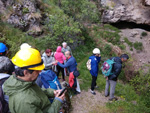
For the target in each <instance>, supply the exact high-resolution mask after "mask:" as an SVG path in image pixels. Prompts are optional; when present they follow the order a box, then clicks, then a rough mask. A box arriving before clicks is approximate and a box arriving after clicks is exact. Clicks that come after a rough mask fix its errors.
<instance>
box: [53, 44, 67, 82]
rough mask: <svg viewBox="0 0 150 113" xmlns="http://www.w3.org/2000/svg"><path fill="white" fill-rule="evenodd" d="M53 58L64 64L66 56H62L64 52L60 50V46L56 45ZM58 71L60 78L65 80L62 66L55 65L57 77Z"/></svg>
mask: <svg viewBox="0 0 150 113" xmlns="http://www.w3.org/2000/svg"><path fill="white" fill-rule="evenodd" d="M54 57H55V60H57V61H58V62H60V63H61V64H64V61H65V60H66V57H65V56H64V54H63V53H62V52H61V46H58V47H57V50H56V52H55V55H54ZM60 71H61V72H62V79H63V81H65V77H64V68H62V67H60V66H59V65H57V77H58V76H59V73H60Z"/></svg>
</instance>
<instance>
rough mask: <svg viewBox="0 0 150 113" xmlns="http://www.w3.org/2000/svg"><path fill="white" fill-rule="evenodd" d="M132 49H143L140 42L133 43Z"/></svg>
mask: <svg viewBox="0 0 150 113" xmlns="http://www.w3.org/2000/svg"><path fill="white" fill-rule="evenodd" d="M134 48H135V49H136V50H142V49H143V44H142V42H135V43H134Z"/></svg>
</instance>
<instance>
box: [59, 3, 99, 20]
mask: <svg viewBox="0 0 150 113" xmlns="http://www.w3.org/2000/svg"><path fill="white" fill-rule="evenodd" d="M57 4H58V3H57ZM61 8H62V9H63V10H64V12H65V13H66V14H67V15H69V16H70V17H73V18H74V20H77V21H80V22H86V21H88V22H92V23H95V22H99V21H100V20H99V15H98V14H99V12H98V9H97V7H96V5H95V4H94V3H92V2H90V1H88V0H61Z"/></svg>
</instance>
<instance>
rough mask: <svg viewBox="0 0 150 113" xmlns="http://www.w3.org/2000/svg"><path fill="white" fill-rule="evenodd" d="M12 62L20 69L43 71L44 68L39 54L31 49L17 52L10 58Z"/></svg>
mask: <svg viewBox="0 0 150 113" xmlns="http://www.w3.org/2000/svg"><path fill="white" fill-rule="evenodd" d="M12 62H13V63H14V64H15V65H16V66H18V67H21V68H25V69H30V70H43V69H44V68H45V66H44V64H43V61H42V59H41V55H40V52H39V51H38V50H36V49H33V48H26V49H21V50H19V51H18V52H17V53H16V55H15V56H14V57H13V58H12Z"/></svg>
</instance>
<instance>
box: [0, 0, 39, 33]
mask: <svg viewBox="0 0 150 113" xmlns="http://www.w3.org/2000/svg"><path fill="white" fill-rule="evenodd" d="M37 4H38V3H37V1H35V0H18V1H17V2H16V1H15V0H5V1H4V0H0V14H2V15H4V17H5V18H4V19H3V20H4V21H6V20H7V22H8V23H9V24H12V25H13V26H14V27H18V28H20V29H21V30H23V31H27V32H28V33H29V34H30V35H31V34H32V35H34V36H37V35H39V34H41V33H42V29H41V28H40V21H41V20H42V16H41V14H40V12H38V11H37V10H39V9H38V7H37ZM8 7H10V8H9V9H10V10H9V9H8ZM6 11H7V12H6ZM8 12H9V14H8ZM5 14H6V15H5ZM6 16H7V18H6ZM31 31H32V32H31ZM34 33H35V34H34Z"/></svg>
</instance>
